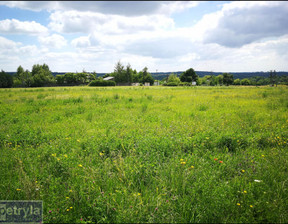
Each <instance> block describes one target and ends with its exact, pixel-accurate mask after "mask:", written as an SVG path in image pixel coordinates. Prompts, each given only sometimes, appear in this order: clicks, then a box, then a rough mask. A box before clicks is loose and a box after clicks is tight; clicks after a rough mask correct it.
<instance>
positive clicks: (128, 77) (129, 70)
mask: <svg viewBox="0 0 288 224" xmlns="http://www.w3.org/2000/svg"><path fill="white" fill-rule="evenodd" d="M132 74H133V70H132V68H131V65H130V64H129V63H128V65H127V66H126V73H125V82H127V83H131V82H132Z"/></svg>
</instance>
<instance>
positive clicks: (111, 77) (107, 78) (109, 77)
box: [103, 76, 115, 81]
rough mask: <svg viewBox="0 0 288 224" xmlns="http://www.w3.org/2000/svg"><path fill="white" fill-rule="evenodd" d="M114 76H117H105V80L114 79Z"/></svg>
mask: <svg viewBox="0 0 288 224" xmlns="http://www.w3.org/2000/svg"><path fill="white" fill-rule="evenodd" d="M114 78H115V77H113V76H108V77H106V78H104V79H103V80H105V81H107V80H112V79H114Z"/></svg>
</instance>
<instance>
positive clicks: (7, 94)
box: [0, 86, 288, 223]
mask: <svg viewBox="0 0 288 224" xmlns="http://www.w3.org/2000/svg"><path fill="white" fill-rule="evenodd" d="M287 95H288V89H287V87H283V86H278V87H277V88H271V87H257V88H256V87H241V86H240V87H232V86H229V87H226V86H222V87H220V86H215V87H208V86H207V87H204V86H202V87H198V86H197V87H189V86H183V87H113V88H112V87H98V88H90V87H49V88H48V87H45V88H33V89H32V88H31V89H24V88H17V89H1V90H0V105H1V107H0V128H1V132H0V150H1V157H0V173H1V175H0V198H1V200H43V204H44V211H43V213H44V214H43V219H44V220H43V221H44V222H45V223H71V222H73V223H75V222H76V223H89V222H97V223H103V222H105V223H131V222H132V223H145V222H147V223H152V222H153V223H158V222H159V223H188V222H194V223H196V222H200V223H221V222H223V223H240V222H241V223H243V222H246V223H255V222H256V223H287V222H288V215H287V210H288V204H287V199H288V192H287V183H288V181H287V177H288V171H287V160H288V153H287V148H288V147H287V146H288V145H287V142H288V113H287V110H288V104H287Z"/></svg>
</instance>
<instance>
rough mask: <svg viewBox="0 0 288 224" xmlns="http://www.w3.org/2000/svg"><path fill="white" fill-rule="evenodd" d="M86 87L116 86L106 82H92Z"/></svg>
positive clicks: (112, 82) (111, 82)
mask: <svg viewBox="0 0 288 224" xmlns="http://www.w3.org/2000/svg"><path fill="white" fill-rule="evenodd" d="M88 86H116V82H114V81H111V80H108V81H105V80H93V81H92V82H90V83H89V84H88Z"/></svg>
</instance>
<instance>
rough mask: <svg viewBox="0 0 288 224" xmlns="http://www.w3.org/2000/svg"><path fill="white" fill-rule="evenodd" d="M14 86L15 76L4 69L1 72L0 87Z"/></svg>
mask: <svg viewBox="0 0 288 224" xmlns="http://www.w3.org/2000/svg"><path fill="white" fill-rule="evenodd" d="M12 86H13V77H12V76H11V75H9V74H7V73H6V72H4V71H3V70H1V72H0V88H11V87H12Z"/></svg>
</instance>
